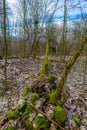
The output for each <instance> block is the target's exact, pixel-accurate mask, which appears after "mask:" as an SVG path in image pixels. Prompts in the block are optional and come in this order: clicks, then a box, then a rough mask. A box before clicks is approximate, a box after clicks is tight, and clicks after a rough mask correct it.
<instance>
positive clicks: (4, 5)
mask: <svg viewBox="0 0 87 130" xmlns="http://www.w3.org/2000/svg"><path fill="white" fill-rule="evenodd" d="M3 11H4V44H5V63H4V77H5V89H7V68H6V66H7V39H6V1H5V0H3Z"/></svg>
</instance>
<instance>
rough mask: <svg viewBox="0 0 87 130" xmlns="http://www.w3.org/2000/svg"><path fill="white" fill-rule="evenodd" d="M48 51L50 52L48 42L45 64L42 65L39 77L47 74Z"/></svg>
mask: <svg viewBox="0 0 87 130" xmlns="http://www.w3.org/2000/svg"><path fill="white" fill-rule="evenodd" d="M48 53H49V45H48V44H47V46H46V53H45V57H44V61H43V66H42V69H41V73H40V75H39V76H38V79H40V78H41V77H42V76H44V75H46V74H47V67H48Z"/></svg>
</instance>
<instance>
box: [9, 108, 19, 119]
mask: <svg viewBox="0 0 87 130" xmlns="http://www.w3.org/2000/svg"><path fill="white" fill-rule="evenodd" d="M19 116H20V112H19V110H18V109H16V110H15V111H11V110H10V111H8V112H7V118H8V119H17V118H18V117H19Z"/></svg>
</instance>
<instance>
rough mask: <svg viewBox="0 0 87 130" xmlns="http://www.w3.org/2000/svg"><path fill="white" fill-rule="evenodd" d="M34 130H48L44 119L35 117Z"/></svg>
mask: <svg viewBox="0 0 87 130" xmlns="http://www.w3.org/2000/svg"><path fill="white" fill-rule="evenodd" d="M35 120H36V130H42V129H43V130H48V122H47V120H46V119H45V117H40V116H37V117H36V119H35Z"/></svg>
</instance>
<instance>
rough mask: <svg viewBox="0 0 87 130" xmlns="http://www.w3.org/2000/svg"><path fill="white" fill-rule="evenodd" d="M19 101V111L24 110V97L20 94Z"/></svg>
mask: <svg viewBox="0 0 87 130" xmlns="http://www.w3.org/2000/svg"><path fill="white" fill-rule="evenodd" d="M19 102H21V105H20V106H19V107H18V110H19V111H24V110H25V107H26V99H25V97H23V96H21V97H20V99H19Z"/></svg>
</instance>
